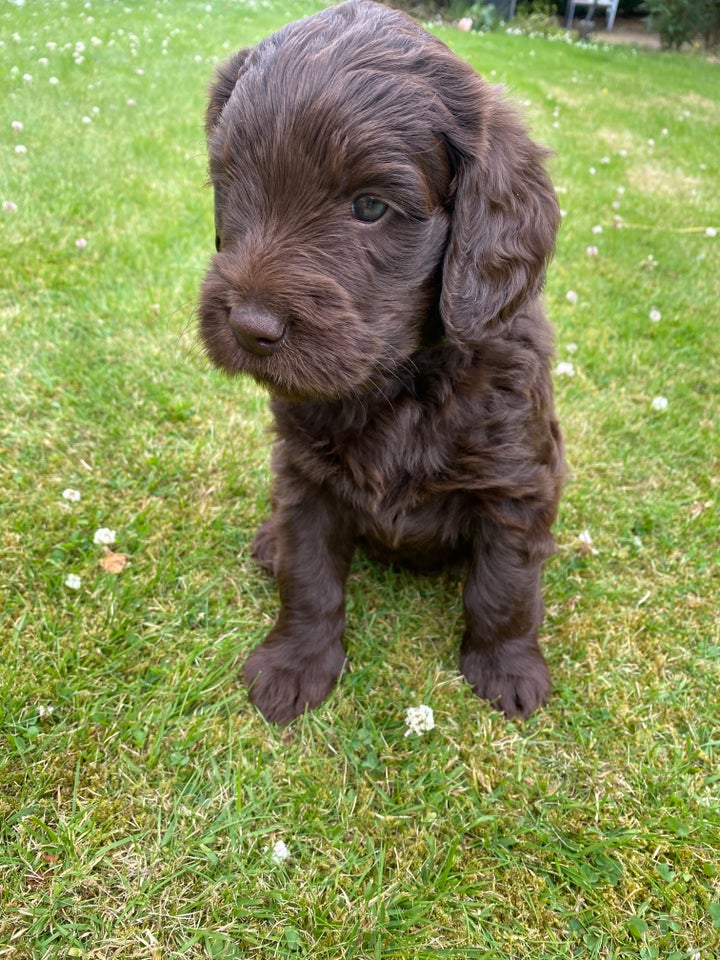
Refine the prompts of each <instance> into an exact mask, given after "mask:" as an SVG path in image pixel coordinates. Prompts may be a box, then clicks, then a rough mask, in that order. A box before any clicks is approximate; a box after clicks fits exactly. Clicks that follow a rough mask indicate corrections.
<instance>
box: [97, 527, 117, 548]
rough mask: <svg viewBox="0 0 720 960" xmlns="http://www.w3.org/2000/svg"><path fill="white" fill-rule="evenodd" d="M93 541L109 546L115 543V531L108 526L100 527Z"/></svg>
mask: <svg viewBox="0 0 720 960" xmlns="http://www.w3.org/2000/svg"><path fill="white" fill-rule="evenodd" d="M93 543H98V544H102V545H103V546H106V547H109V546H110V544H112V543H115V531H114V530H110V529H108V527H100V529H99V530H96V531H95V536H94V537H93Z"/></svg>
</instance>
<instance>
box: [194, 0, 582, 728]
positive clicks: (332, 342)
mask: <svg viewBox="0 0 720 960" xmlns="http://www.w3.org/2000/svg"><path fill="white" fill-rule="evenodd" d="M206 131H207V139H208V149H209V156H210V179H211V182H212V186H213V188H214V196H215V224H216V234H217V235H216V247H217V254H216V255H215V256H214V257H213V260H212V262H211V264H210V267H209V270H208V273H207V275H206V277H205V280H204V282H203V285H202V290H201V297H200V307H199V315H200V332H201V338H202V341H203V343H204V346H205V349H206V351H207V354H208V356H209V357H210V359H211V360H212V361H213V363H215V364H216V365H217V366H218V367H220V368H221V369H222V370H224V371H226V372H227V373H229V374H237V373H247V374H250V375H251V376H252V377H254V378H255V379H256V380H257V381H259V382H260V383H262V384H264V385H265V386H266V387H267V388H268V390H269V392H270V396H271V407H272V412H273V414H274V418H275V432H276V442H275V445H274V456H273V472H274V487H273V494H272V511H271V515H270V517H269V519H268V520H266V522H265V523H264V524H263V525H262V526H261V528H260V530H259V531H258V533H257V535H256V537H255V541H254V544H253V554H254V556H255V558H256V559H257V561H258V562H259V563H260V565H261V566H262V567H264V568H265V569H266V570H268V571H269V572H270V573H271V574H272V575H273V576H274V577H275V578H276V579H277V584H278V587H279V592H280V612H279V615H278V618H277V622H276V624H275V626H274V627H273V629H272V630H271V631H270V634H269V635H268V637H267V639H266V640H265V641H264V642H263V643H262V644H260V646H258V647H257V648H256V649H255V650H254V651H253V652H252V653H251V655H250V657H249V658H248V660H247V662H246V663H245V667H244V675H245V679H246V681H247V683H248V684H249V686H250V695H251V697H252V699H253V701H254V702H255V704H256V705H257V707H258V708H259V709H260V710H261V711H262V713H263V714H264V715H265V716H266V717H267V718H268V719H269V720H275V721H279V722H281V723H286V722H288V721H290V720H292V718H293V717H295V716H297V715H298V714H300V713H302V712H303V711H304V710H305V709H309V708H312V707H315V706H317V705H318V704H319V703H321V702H322V701H323V700H324V699H325V698H326V697H327V695H328V693H329V692H330V690H331V689H332V687H333V685H334V683H335V681H336V680H337V679H338V677H339V675H340V672H341V671H342V669H343V664H344V662H345V650H344V647H343V631H344V626H345V611H344V606H345V605H344V587H345V580H346V578H347V575H348V569H349V567H350V561H351V558H352V556H353V551H354V549H355V547H356V545H358V544H360V545H363V546H365V547H366V548H369V549H370V550H371V552H372V553H373V555H374V556H378V557H381V558H383V559H385V560H387V561H389V562H393V563H395V562H409V563H411V564H414V565H415V566H416V567H419V568H421V569H429V568H433V567H435V568H437V567H438V566H443V565H447V564H451V563H452V564H460V565H461V566H462V568H463V569H464V571H465V586H464V591H463V602H464V613H465V632H464V635H463V638H462V643H461V647H460V669H461V670H462V672H463V674H464V675H465V677H466V678H467V681H468V683H469V684H470V685H471V687H472V688H473V690H474V691H475V692H476V693H477V695H478V696H480V697H483V698H485V699H486V700H489V701H490V702H491V703H492V704H494V705H495V706H496V707H497V708H498V709H499V710H501V711H503V712H504V713H505V714H506V715H507V716H514V715H521V716H527V715H528V714H529V713H531V712H532V711H533V710H534V709H535V708H536V707H537V706H538V705H539V704H541V703H543V702H544V701H545V700H546V698H547V696H548V693H549V691H550V677H549V673H548V669H547V666H546V663H545V660H544V659H543V655H542V653H541V652H540V648H539V646H538V627H539V625H540V622H541V619H542V611H543V604H542V597H541V590H540V575H541V568H542V564H543V561H544V560H545V559H546V558H547V557H548V556H550V555H551V554H552V553H553V550H554V541H553V537H552V534H551V525H552V523H553V520H554V518H555V514H556V510H557V504H558V497H559V492H560V486H561V480H562V475H563V454H562V441H561V437H560V432H559V429H558V425H557V422H556V419H555V414H554V410H553V397H552V385H551V378H550V360H551V356H552V334H551V330H550V327H549V325H548V322H547V321H546V319H545V317H544V315H543V311H542V306H541V303H540V300H539V294H540V290H541V288H542V285H543V282H544V277H545V267H546V263H547V260H548V258H549V257H550V256H551V254H552V251H553V248H554V243H555V235H556V230H557V227H558V221H559V211H558V206H557V202H556V198H555V194H554V191H553V188H552V186H551V183H550V180H549V178H548V176H547V174H546V172H545V169H544V166H543V162H544V160H545V157H546V151H545V150H544V149H543V148H541V147H539V146H538V145H537V144H535V143H533V142H532V141H531V140H530V139H529V138H528V136H527V133H526V131H525V129H524V127H523V125H522V123H521V122H520V120H519V119H518V116H517V115H516V113H515V111H514V110H513V109H512V107H510V106H509V105H508V104H506V103H505V102H504V101H503V99H502V97H501V94H500V93H499V92H498V90H497V89H495V88H493V87H491V86H489V85H487V84H486V83H484V82H483V80H481V78H480V77H479V76H478V75H477V74H476V73H475V72H474V70H472V69H471V68H470V67H469V66H468V65H467V64H466V63H464V62H463V61H462V60H460V59H458V57H456V56H455V55H453V54H452V53H451V52H450V50H448V48H447V47H446V46H445V45H444V44H443V43H441V42H440V41H439V40H437V39H436V38H434V37H432V36H430V35H429V34H428V33H426V32H425V31H423V30H422V29H421V28H420V27H418V26H417V25H416V24H415V23H414V22H413V21H412V20H411V19H410V18H409V17H407V16H405V15H404V14H402V13H399V12H397V11H393V10H389V9H387V8H385V7H383V6H380V5H378V4H376V3H371V2H366V0H349V2H347V3H343V4H341V5H340V6H337V7H333V8H330V9H328V10H325V11H323V12H322V13H318V14H317V15H315V16H312V17H309V18H307V19H305V20H300V21H299V22H297V23H291V24H289V25H288V26H286V27H284V28H283V29H282V30H280V31H278V32H277V33H276V34H274V35H273V36H271V37H269V38H268V39H266V40H264V41H263V42H262V43H260V44H258V46H256V47H253V48H251V49H246V50H241V51H240V52H238V53H236V54H234V55H233V56H232V57H231V58H230V59H229V60H228V61H227V62H226V63H224V64H222V65H221V66H220V68H219V69H218V71H217V75H216V78H215V81H214V83H213V85H212V87H211V90H210V99H209V105H208V108H207V114H206Z"/></svg>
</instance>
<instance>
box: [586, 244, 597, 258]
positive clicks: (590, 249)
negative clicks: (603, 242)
mask: <svg viewBox="0 0 720 960" xmlns="http://www.w3.org/2000/svg"><path fill="white" fill-rule="evenodd" d="M585 253H586V254H587V255H588V256H589V257H596V256H597V255H598V254H599V253H600V251H599V250H598V248H597V247H595V246H590V247H586V248H585Z"/></svg>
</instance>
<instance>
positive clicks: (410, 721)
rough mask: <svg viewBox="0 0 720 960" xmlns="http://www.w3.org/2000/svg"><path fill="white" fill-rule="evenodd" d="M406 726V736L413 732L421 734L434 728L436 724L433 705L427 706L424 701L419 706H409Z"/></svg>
mask: <svg viewBox="0 0 720 960" xmlns="http://www.w3.org/2000/svg"><path fill="white" fill-rule="evenodd" d="M405 726H406V727H407V729H406V731H405V736H406V737H409V736H410V735H411V734H413V733H415V734H417V735H418V736H420V735H421V734H423V733H426V732H427V731H428V730H432V729H433V728H434V726H435V716H434V714H433V712H432V707H427V706H425V704H424V703H421V704H420V706H419V707H408V708H407V710H406V711H405Z"/></svg>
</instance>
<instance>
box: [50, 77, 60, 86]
mask: <svg viewBox="0 0 720 960" xmlns="http://www.w3.org/2000/svg"><path fill="white" fill-rule="evenodd" d="M48 83H49V84H51V85H52V86H53V87H55V86H57V85H58V83H60V81H59V80H58V78H57V77H50V79H49V80H48Z"/></svg>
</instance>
